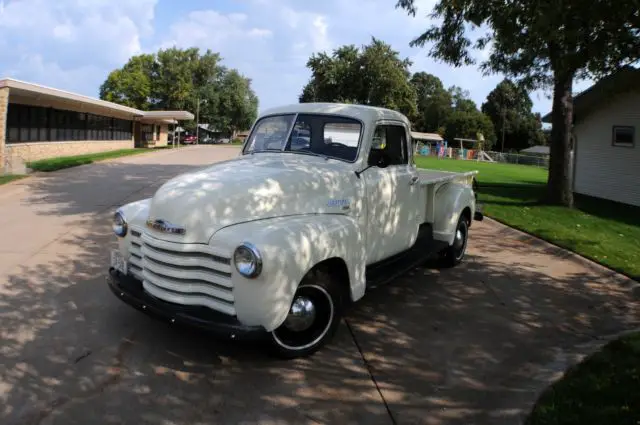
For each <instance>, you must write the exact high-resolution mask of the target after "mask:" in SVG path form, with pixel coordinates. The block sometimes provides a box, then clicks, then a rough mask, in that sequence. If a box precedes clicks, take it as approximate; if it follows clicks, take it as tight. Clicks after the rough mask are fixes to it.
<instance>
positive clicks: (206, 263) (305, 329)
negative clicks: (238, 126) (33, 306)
mask: <svg viewBox="0 0 640 425" xmlns="http://www.w3.org/2000/svg"><path fill="white" fill-rule="evenodd" d="M410 130H411V129H410V123H409V121H408V119H407V118H406V117H405V116H404V115H402V114H401V113H399V112H396V111H392V110H389V109H384V108H376V107H370V106H363V105H347V104H336V103H307V104H305V103H303V104H295V105H289V106H284V107H280V108H274V109H272V110H269V111H267V112H265V113H263V114H262V115H261V116H260V117H258V119H257V120H256V122H255V123H254V125H253V126H252V129H251V131H250V134H249V136H248V137H247V139H246V141H245V143H244V145H243V146H242V149H241V151H240V153H239V155H238V157H237V158H234V159H232V160H229V161H225V162H220V163H216V164H212V165H211V166H209V167H206V168H203V169H201V170H198V171H195V172H191V173H187V174H184V175H181V176H178V177H175V178H173V179H171V180H169V181H168V182H166V183H165V184H164V185H163V186H162V187H160V188H159V189H158V190H157V192H156V193H155V194H154V196H153V197H152V198H149V199H143V200H140V201H137V202H133V203H130V204H127V205H124V206H122V207H121V208H119V209H118V211H116V212H115V214H114V223H113V228H114V233H115V234H116V238H117V240H118V249H116V250H114V251H113V252H112V259H111V265H110V267H109V274H108V281H109V285H110V287H111V289H112V291H113V292H114V294H115V295H116V296H118V297H119V298H120V299H121V300H123V301H124V302H127V303H128V304H130V305H132V306H133V307H135V308H138V309H140V310H142V311H145V312H147V313H150V314H154V315H155V316H157V317H161V318H164V319H165V320H168V321H169V322H171V323H175V322H181V323H184V324H188V325H192V326H197V327H200V328H204V329H206V330H209V331H215V332H217V333H222V334H224V335H227V336H230V337H231V338H241V337H254V336H259V337H261V338H264V339H265V340H266V341H267V342H268V343H269V345H270V346H271V347H272V348H273V350H274V352H275V353H276V354H278V355H280V356H282V357H286V358H294V357H301V356H306V355H309V354H311V353H313V352H315V351H317V350H318V349H320V348H321V347H322V346H323V345H324V344H326V343H327V342H329V341H330V340H331V337H332V335H333V333H334V332H335V330H336V328H337V326H338V324H339V322H340V319H341V316H342V313H343V311H344V308H345V306H347V305H348V304H350V303H352V302H357V301H358V300H360V299H361V298H362V297H363V296H364V295H365V293H366V291H367V289H370V288H372V287H375V286H377V285H379V284H382V283H388V282H390V281H393V279H394V277H395V276H397V275H398V274H399V273H402V272H403V271H406V270H408V269H410V268H411V267H413V266H415V265H417V264H419V263H420V262H422V261H424V260H425V259H426V258H427V257H428V256H430V255H437V256H438V257H439V258H440V259H441V261H442V263H443V265H446V266H455V265H456V264H458V263H459V262H460V261H462V259H463V258H464V253H465V250H466V246H467V240H468V235H469V228H470V226H471V223H472V218H476V219H480V218H481V214H479V213H478V212H477V211H476V205H475V196H474V193H473V188H472V184H471V183H472V181H473V178H474V176H475V172H471V173H446V172H441V171H429V170H418V169H417V168H416V166H415V164H414V161H413V149H412V142H411V132H410ZM185 205H188V206H189V208H184V206H185Z"/></svg>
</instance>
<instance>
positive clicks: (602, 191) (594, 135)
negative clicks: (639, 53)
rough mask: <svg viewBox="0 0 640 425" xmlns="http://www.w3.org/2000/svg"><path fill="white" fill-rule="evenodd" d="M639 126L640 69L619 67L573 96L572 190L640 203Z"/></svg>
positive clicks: (545, 118) (548, 119) (623, 201)
mask: <svg viewBox="0 0 640 425" xmlns="http://www.w3.org/2000/svg"><path fill="white" fill-rule="evenodd" d="M542 120H543V121H544V122H550V121H551V113H549V114H547V115H545V116H544V117H543V119H542ZM639 128H640V70H639V69H636V68H633V67H630V66H627V67H624V68H621V69H620V70H619V71H617V72H615V73H614V74H611V75H609V76H608V77H605V78H603V79H602V80H600V81H598V82H597V83H596V84H594V85H593V86H591V87H590V88H589V89H587V90H585V91H584V92H582V93H580V94H578V95H577V96H575V98H574V128H573V132H574V155H573V161H574V163H573V167H572V168H573V176H572V177H573V191H574V193H578V194H583V195H588V196H593V197H597V198H602V199H609V200H612V201H617V202H622V203H625V204H630V205H636V206H640V143H639V141H638V137H637V136H638V129H639ZM639 220H640V218H639Z"/></svg>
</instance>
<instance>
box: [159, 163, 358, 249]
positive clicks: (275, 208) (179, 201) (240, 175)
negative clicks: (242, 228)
mask: <svg viewBox="0 0 640 425" xmlns="http://www.w3.org/2000/svg"><path fill="white" fill-rule="evenodd" d="M351 165H352V164H348V163H345V162H341V161H338V160H331V159H329V160H327V159H324V158H321V157H316V156H310V155H303V154H293V153H274V154H271V153H256V154H253V155H246V156H240V157H238V158H235V159H232V160H230V161H225V162H220V163H217V164H214V165H212V166H210V167H207V168H204V169H201V170H198V171H195V172H191V173H187V174H183V175H180V176H178V177H175V178H173V179H171V180H169V181H168V182H166V183H165V184H163V185H162V186H161V187H160V188H159V189H158V190H157V191H156V193H155V194H154V196H153V198H151V201H150V204H149V217H148V218H149V219H150V220H162V221H164V223H165V224H167V223H168V224H170V225H173V226H178V227H182V228H184V234H177V233H170V232H166V231H161V230H155V229H154V230H151V232H152V234H153V235H154V237H157V238H159V239H163V240H167V241H172V242H181V243H207V242H208V241H209V239H211V237H212V236H213V234H214V233H215V232H216V231H218V230H219V229H221V228H223V227H226V226H230V225H233V224H238V223H242V222H247V221H253V220H261V219H267V218H273V217H282V216H290V215H298V214H322V213H333V214H335V213H342V214H347V213H349V212H350V210H351V209H353V205H351V204H352V203H353V202H354V199H355V198H354V195H355V188H356V184H357V183H356V181H355V180H356V179H357V178H356V176H355V174H354V172H353V170H352V167H351Z"/></svg>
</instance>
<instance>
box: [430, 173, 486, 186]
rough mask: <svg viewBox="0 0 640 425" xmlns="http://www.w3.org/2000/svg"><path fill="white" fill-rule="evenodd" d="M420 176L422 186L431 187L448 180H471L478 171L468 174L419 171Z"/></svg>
mask: <svg viewBox="0 0 640 425" xmlns="http://www.w3.org/2000/svg"><path fill="white" fill-rule="evenodd" d="M418 173H419V175H420V185H421V186H424V185H430V184H435V183H441V182H445V181H448V180H469V179H471V177H473V176H474V175H476V171H468V172H466V173H455V172H451V171H440V170H427V169H420V170H418Z"/></svg>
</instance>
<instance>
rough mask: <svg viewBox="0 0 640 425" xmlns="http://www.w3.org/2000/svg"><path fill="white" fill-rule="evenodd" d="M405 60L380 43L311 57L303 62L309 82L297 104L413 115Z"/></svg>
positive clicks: (407, 61)
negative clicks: (347, 106) (353, 106)
mask: <svg viewBox="0 0 640 425" xmlns="http://www.w3.org/2000/svg"><path fill="white" fill-rule="evenodd" d="M410 66H411V62H410V61H409V59H401V58H400V57H399V53H398V52H397V51H395V50H393V49H392V48H391V46H390V45H388V44H386V43H384V42H383V41H380V40H377V39H375V38H372V40H371V43H370V44H369V45H366V46H363V47H362V48H361V49H358V48H357V47H356V46H354V45H346V46H342V47H339V48H337V49H335V50H334V51H333V53H332V54H331V55H329V54H327V53H325V52H322V53H318V54H313V55H312V56H311V57H310V58H309V60H308V61H307V67H308V68H309V69H310V70H311V79H310V81H309V82H308V83H307V85H306V86H305V87H304V88H303V89H302V94H301V95H300V98H299V100H300V102H346V103H359V104H363V105H372V106H381V107H386V108H390V109H395V110H398V111H400V112H402V113H404V114H405V115H407V116H408V117H409V118H410V119H413V118H414V117H415V115H416V111H417V107H416V93H415V90H414V88H413V86H412V85H411V84H410V83H409V76H410V75H411V74H410V72H409V67H410Z"/></svg>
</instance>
